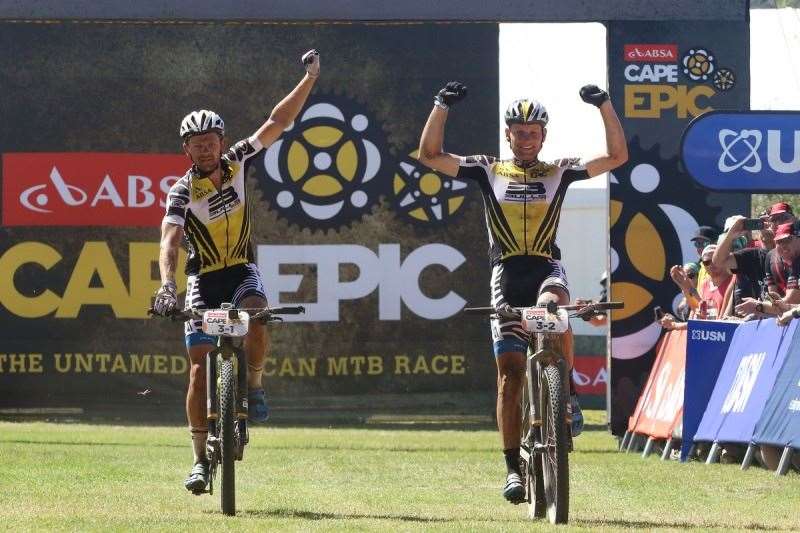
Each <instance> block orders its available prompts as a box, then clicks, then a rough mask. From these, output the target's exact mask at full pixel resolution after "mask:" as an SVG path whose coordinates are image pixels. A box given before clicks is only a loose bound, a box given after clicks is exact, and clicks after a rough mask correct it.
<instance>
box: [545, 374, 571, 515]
mask: <svg viewBox="0 0 800 533" xmlns="http://www.w3.org/2000/svg"><path fill="white" fill-rule="evenodd" d="M564 369H565V364H564V361H563V359H562V360H560V361H557V362H553V363H552V364H549V365H547V366H544V367H541V368H540V379H541V387H540V394H541V398H542V402H541V406H542V411H543V412H542V441H543V444H544V449H543V453H542V456H541V457H542V470H543V474H544V476H543V477H544V480H543V481H544V496H545V501H546V504H547V517H548V519H549V520H550V522H551V523H553V524H565V523H566V522H567V520H568V518H569V448H568V446H569V434H568V431H569V430H568V428H567V398H566V392H565V390H564V383H565V380H564Z"/></svg>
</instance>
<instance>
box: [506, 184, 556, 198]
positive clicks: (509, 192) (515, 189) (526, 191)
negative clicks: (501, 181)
mask: <svg viewBox="0 0 800 533" xmlns="http://www.w3.org/2000/svg"><path fill="white" fill-rule="evenodd" d="M546 198H547V190H546V189H545V187H544V183H542V182H541V181H534V182H533V183H516V182H512V183H509V184H508V188H507V189H506V194H505V201H506V202H533V201H536V200H544V199H546Z"/></svg>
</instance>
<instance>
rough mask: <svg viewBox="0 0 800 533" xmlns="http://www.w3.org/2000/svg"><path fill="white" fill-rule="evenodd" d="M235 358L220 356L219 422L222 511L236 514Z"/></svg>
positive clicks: (227, 513)
mask: <svg viewBox="0 0 800 533" xmlns="http://www.w3.org/2000/svg"><path fill="white" fill-rule="evenodd" d="M233 361H234V359H233V358H228V359H224V358H220V359H219V363H220V372H219V394H218V395H217V397H218V398H219V423H220V430H219V431H220V455H222V476H221V477H222V483H221V485H222V488H221V490H220V499H221V503H222V513H223V514H226V515H229V516H233V515H235V514H236V475H235V468H234V459H235V457H236V438H235V434H234V431H235V429H234V428H235V426H236V372H234V367H233Z"/></svg>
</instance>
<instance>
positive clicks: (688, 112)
mask: <svg viewBox="0 0 800 533" xmlns="http://www.w3.org/2000/svg"><path fill="white" fill-rule="evenodd" d="M608 30H609V31H608V36H609V38H608V43H609V44H608V53H609V80H610V88H611V97H612V100H613V101H614V102H615V106H616V109H617V111H618V113H619V115H620V119H621V120H622V124H623V127H624V129H625V134H626V137H627V140H628V149H629V153H630V159H629V161H628V162H627V163H626V164H625V165H624V166H622V167H620V168H618V169H616V170H614V171H613V173H612V176H611V193H610V196H611V205H610V209H609V213H610V220H609V226H610V228H611V229H610V231H611V280H612V284H611V296H612V299H614V300H623V301H624V302H625V309H622V310H619V311H614V312H613V314H612V318H613V323H612V326H611V336H612V359H611V405H610V408H611V426H612V428H611V429H612V432H613V433H615V434H618V435H621V434H622V433H624V431H625V427H626V424H627V421H628V417H629V416H630V414H631V412H632V411H633V409H634V407H635V403H636V399H637V398H638V396H639V393H640V390H641V387H642V385H643V383H644V381H645V379H646V378H647V375H648V373H649V370H650V367H651V366H652V364H653V357H654V352H655V346H656V343H657V342H658V339H659V336H660V335H661V327H660V326H659V325H658V324H657V323H656V322H655V321H654V320H655V319H654V316H653V307H655V306H661V307H662V308H663V309H665V310H668V309H673V308H674V304H675V303H676V302H677V300H676V298H678V297H679V291H678V289H677V287H676V286H675V284H674V283H672V280H671V279H670V276H669V269H670V267H671V266H672V265H676V264H683V263H686V262H688V261H696V260H697V259H698V257H697V252H696V251H695V249H694V247H693V245H692V243H691V242H690V239H691V237H692V233H693V232H694V230H695V229H696V228H697V227H698V226H700V225H715V226H718V227H722V223H723V221H724V220H725V218H727V217H728V216H730V215H735V214H744V215H745V216H747V215H749V200H748V197H747V196H746V195H744V194H738V193H712V192H710V191H708V190H706V189H703V188H701V187H700V186H699V185H698V184H697V183H696V182H695V181H694V180H693V179H692V178H691V177H690V176H689V175H688V174H687V173H686V171H685V170H684V169H683V168H682V167H681V165H680V164H679V146H680V141H681V135H682V133H683V130H684V129H685V127H686V126H687V125H688V123H689V121H690V120H691V119H692V118H694V117H696V116H699V115H701V114H703V113H706V112H708V111H711V110H714V109H728V110H734V109H742V110H744V109H749V94H750V86H749V85H750V83H749V79H750V77H749V71H748V65H749V38H748V35H749V30H748V25H747V23H746V22H744V21H741V22H736V21H703V22H700V21H690V22H685V21H684V22H612V23H610V24H609V25H608Z"/></svg>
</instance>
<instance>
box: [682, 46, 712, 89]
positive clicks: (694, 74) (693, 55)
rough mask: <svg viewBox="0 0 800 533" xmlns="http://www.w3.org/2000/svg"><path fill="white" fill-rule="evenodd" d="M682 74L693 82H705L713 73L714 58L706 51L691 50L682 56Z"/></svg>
mask: <svg viewBox="0 0 800 533" xmlns="http://www.w3.org/2000/svg"><path fill="white" fill-rule="evenodd" d="M683 67H684V68H683V73H684V74H686V75H687V76H689V78H691V79H692V80H694V81H701V80H703V81H705V80H707V79H708V76H709V75H710V74H711V73H713V72H714V56H713V55H711V52H709V51H708V50H703V49H701V48H699V49H696V50H694V49H692V50H689V52H688V53H687V54H686V55H685V56H683Z"/></svg>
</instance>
